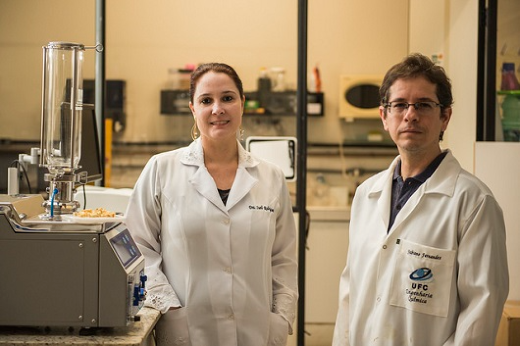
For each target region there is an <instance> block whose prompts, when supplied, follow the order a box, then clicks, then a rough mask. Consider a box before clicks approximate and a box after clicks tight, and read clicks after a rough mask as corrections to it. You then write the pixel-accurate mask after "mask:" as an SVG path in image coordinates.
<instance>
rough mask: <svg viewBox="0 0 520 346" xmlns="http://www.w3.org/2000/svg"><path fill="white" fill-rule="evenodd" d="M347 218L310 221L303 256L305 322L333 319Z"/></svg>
mask: <svg viewBox="0 0 520 346" xmlns="http://www.w3.org/2000/svg"><path fill="white" fill-rule="evenodd" d="M348 225H349V224H348V222H347V221H312V220H311V226H310V231H309V237H308V239H307V244H308V247H309V249H308V250H307V256H306V262H305V264H306V271H305V275H306V278H305V279H306V285H305V289H306V293H305V298H306V299H305V304H306V308H305V309H306V317H305V322H306V323H332V324H333V323H335V321H336V314H337V312H338V297H339V279H340V276H341V273H342V272H343V268H344V267H345V263H346V260H347V249H348Z"/></svg>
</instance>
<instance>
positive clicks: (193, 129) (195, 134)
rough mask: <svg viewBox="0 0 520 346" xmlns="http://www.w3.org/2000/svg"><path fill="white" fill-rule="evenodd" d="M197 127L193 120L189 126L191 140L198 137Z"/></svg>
mask: <svg viewBox="0 0 520 346" xmlns="http://www.w3.org/2000/svg"><path fill="white" fill-rule="evenodd" d="M198 130H199V129H198V128H197V122H196V121H195V122H194V123H193V126H192V127H191V139H193V140H196V139H197V138H199V135H200V133H199V131H198Z"/></svg>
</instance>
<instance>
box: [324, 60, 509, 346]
mask: <svg viewBox="0 0 520 346" xmlns="http://www.w3.org/2000/svg"><path fill="white" fill-rule="evenodd" d="M380 97H381V106H380V108H379V109H380V116H381V119H382V121H383V125H384V128H385V130H386V131H388V132H389V134H390V136H391V138H392V140H393V141H394V142H395V144H396V145H397V148H398V151H399V156H398V157H397V158H396V159H395V160H394V161H393V162H392V164H391V165H390V167H389V168H388V169H387V170H385V171H383V172H381V173H379V174H377V175H375V176H373V177H371V178H369V179H368V180H367V181H366V182H365V183H363V184H362V185H361V186H360V187H359V188H358V189H357V191H356V194H355V197H354V200H353V203H352V209H351V222H350V230H349V236H350V240H349V250H348V258H347V265H346V267H345V270H344V271H343V274H342V276H341V282H340V300H339V310H338V316H337V320H336V327H335V331H334V341H333V345H334V346H344V345H352V346H362V345H396V346H397V345H399V346H403V345H419V346H429V345H431V346H440V345H458V346H461V345H467V346H479V345H482V346H490V345H494V342H495V336H496V332H497V328H498V324H499V321H500V316H501V313H502V309H503V305H504V302H505V300H506V298H507V294H508V287H509V277H508V268H507V256H506V245H505V226H504V219H503V215H502V210H501V208H500V206H499V205H498V203H497V201H496V200H495V198H494V197H493V194H492V193H491V191H490V190H489V189H488V188H487V186H485V185H484V184H483V183H482V182H481V181H480V180H478V179H477V178H476V177H474V176H473V175H471V174H470V173H468V172H467V171H465V170H463V169H462V168H461V166H460V164H459V163H458V161H457V160H456V159H455V158H454V156H453V154H452V153H451V152H450V151H449V150H442V149H441V147H440V145H439V142H440V140H442V136H443V133H444V131H445V130H446V128H447V126H448V123H449V120H450V118H451V115H452V108H451V106H452V103H453V99H452V94H451V83H450V80H449V78H448V77H447V76H446V74H445V72H444V69H443V68H442V67H440V66H436V65H435V64H433V63H432V62H431V60H430V59H428V58H427V57H425V56H423V55H420V54H413V55H410V56H408V57H407V58H405V59H404V60H403V61H402V62H401V63H399V64H397V65H395V66H393V67H392V68H391V69H390V70H389V71H388V72H387V74H386V76H385V78H384V80H383V83H382V86H381V89H380Z"/></svg>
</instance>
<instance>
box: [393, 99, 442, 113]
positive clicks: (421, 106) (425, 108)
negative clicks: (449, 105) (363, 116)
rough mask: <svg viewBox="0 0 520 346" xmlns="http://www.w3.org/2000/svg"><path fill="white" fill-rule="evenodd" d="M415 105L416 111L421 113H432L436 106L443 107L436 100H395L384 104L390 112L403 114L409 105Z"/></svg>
mask: <svg viewBox="0 0 520 346" xmlns="http://www.w3.org/2000/svg"><path fill="white" fill-rule="evenodd" d="M410 106H413V108H415V110H416V112H417V113H419V114H424V115H427V114H432V113H433V112H434V110H435V107H442V105H441V104H440V103H437V102H435V101H420V102H415V103H408V102H401V101H394V102H388V103H385V104H384V107H385V108H388V110H389V112H390V113H392V114H395V115H401V114H404V113H406V112H407V111H408V107H410Z"/></svg>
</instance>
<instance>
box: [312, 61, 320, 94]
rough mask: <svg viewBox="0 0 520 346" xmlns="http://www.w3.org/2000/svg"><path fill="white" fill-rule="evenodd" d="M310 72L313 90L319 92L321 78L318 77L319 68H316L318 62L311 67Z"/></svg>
mask: <svg viewBox="0 0 520 346" xmlns="http://www.w3.org/2000/svg"><path fill="white" fill-rule="evenodd" d="M312 73H313V74H314V90H315V91H316V92H317V93H319V92H321V78H320V70H319V68H318V64H316V66H314V68H313V69H312Z"/></svg>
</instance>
